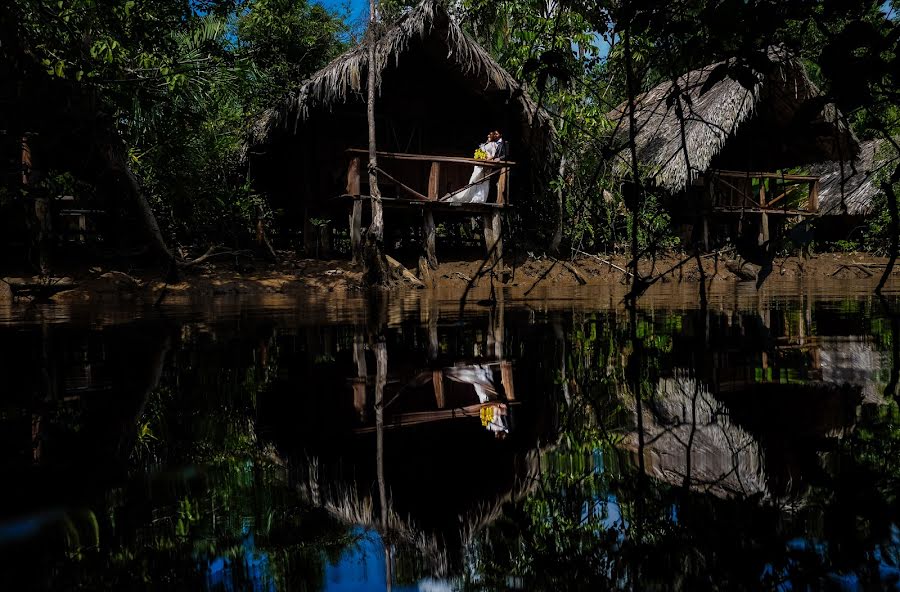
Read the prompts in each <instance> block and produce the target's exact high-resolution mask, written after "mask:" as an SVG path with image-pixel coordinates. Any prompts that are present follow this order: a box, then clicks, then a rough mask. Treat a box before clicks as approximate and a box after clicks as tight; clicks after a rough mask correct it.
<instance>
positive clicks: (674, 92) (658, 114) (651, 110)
mask: <svg viewBox="0 0 900 592" xmlns="http://www.w3.org/2000/svg"><path fill="white" fill-rule="evenodd" d="M769 59H770V61H771V62H772V64H773V66H774V67H773V68H772V71H771V72H770V73H769V74H768V75H765V74H762V73H758V74H756V75H755V79H756V83H755V84H754V85H753V86H752V87H751V88H747V87H745V86H744V85H742V84H741V83H740V82H738V81H737V80H735V79H733V78H731V77H730V76H728V75H726V76H724V77H723V78H721V79H720V80H716V78H717V77H718V76H716V74H720V73H721V72H722V70H723V69H724V68H725V67H727V66H728V65H733V64H734V62H733V61H732V62H718V63H716V64H710V65H708V66H704V67H703V68H699V69H697V70H693V71H691V72H688V73H687V74H683V75H682V76H680V77H678V78H677V79H676V80H675V81H674V82H673V81H666V82H664V83H662V84H660V85H658V86H656V87H655V88H653V89H652V90H650V91H648V92H646V93H644V94H643V95H641V96H639V97H638V99H637V101H636V107H635V117H636V119H637V122H636V123H637V134H636V137H635V140H636V144H637V152H638V159H639V161H640V164H641V166H642V167H643V168H644V169H645V170H644V173H645V175H646V178H647V179H648V180H649V181H650V182H651V183H653V184H655V185H656V186H658V187H661V188H663V189H665V190H667V191H669V192H671V193H677V192H678V191H681V190H682V189H684V188H685V187H686V186H687V185H688V184H689V183H690V182H691V181H693V180H694V179H695V178H696V177H697V176H698V175H701V174H703V173H704V172H705V171H706V170H707V169H708V168H709V167H710V164H711V163H712V160H713V158H715V156H716V155H718V154H719V153H720V152H721V151H722V150H723V148H724V147H725V145H726V143H727V142H728V141H729V139H731V138H732V137H733V136H734V135H735V133H736V132H737V131H738V129H739V128H740V127H741V124H743V123H744V122H745V121H747V120H748V119H750V118H751V116H753V115H754V114H755V113H756V112H757V111H758V110H759V109H760V108H761V103H762V100H763V99H764V98H765V99H766V100H767V101H769V102H770V104H769V105H768V106H767V108H771V109H781V110H789V109H796V108H797V107H798V106H799V105H800V104H802V103H803V102H804V101H807V100H808V99H811V98H815V97H818V96H820V92H819V89H818V88H817V87H816V86H815V84H813V82H812V81H811V80H810V79H809V77H808V76H807V75H806V72H805V70H804V68H803V65H802V64H801V63H800V62H799V61H797V60H796V59H794V58H792V57H791V56H790V55H788V54H787V52H786V50H783V49H781V48H772V49H770V50H769ZM711 75H713V76H714V77H715V78H712V79H710V76H711ZM708 81H709V84H707V82H708ZM676 97H677V98H678V99H679V101H675V98H676ZM678 102H680V104H681V108H682V110H683V118H680V117H678V114H677V109H676V103H678ZM627 115H628V109H627V104H626V103H623V104H622V105H620V106H619V107H617V108H616V109H614V110H613V111H612V112H611V113H610V114H609V117H610V119H612V120H613V121H614V122H615V123H616V139H617V140H619V141H620V142H622V143H627V142H628V136H629V124H628V116H627ZM839 115H840V114H839V112H838V111H837V109H836V108H835V107H834V106H833V105H828V106H826V107H825V108H823V109H822V112H821V113H820V114H819V118H820V119H822V120H824V121H825V122H828V123H831V124H833V129H834V130H835V133H836V134H840V135H842V136H844V138H842V140H843V141H844V145H845V146H846V145H850V146H852V148H853V149H855V139H854V138H853V137H852V133H851V132H850V131H849V128H847V127H846V125H844V124H843V123H842V122H841V121H840V117H839ZM835 157H837V155H835ZM616 158H617V160H618V162H617V166H618V168H620V170H628V168H629V165H630V154H629V150H628V149H627V148H626V149H624V150H622V151H620V152H619V154H618V156H617V157H616ZM798 164H801V163H798Z"/></svg>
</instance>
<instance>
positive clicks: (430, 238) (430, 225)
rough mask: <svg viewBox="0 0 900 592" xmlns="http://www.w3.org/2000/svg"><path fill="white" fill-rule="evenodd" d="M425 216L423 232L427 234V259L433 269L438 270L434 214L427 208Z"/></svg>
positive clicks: (423, 213)
mask: <svg viewBox="0 0 900 592" xmlns="http://www.w3.org/2000/svg"><path fill="white" fill-rule="evenodd" d="M422 215H423V232H424V233H425V259H426V260H427V261H428V266H429V267H431V269H437V266H438V260H437V250H436V242H437V237H436V235H437V231H436V229H435V226H434V214H433V213H432V212H431V210H430V209H428V208H426V209H425V211H424V212H422Z"/></svg>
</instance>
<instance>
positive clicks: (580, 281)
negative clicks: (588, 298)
mask: <svg viewBox="0 0 900 592" xmlns="http://www.w3.org/2000/svg"><path fill="white" fill-rule="evenodd" d="M549 259H550V260H551V261H553V263H559V264H560V265H562V266H563V267H565V268H566V269H567V270H568V271H569V272H570V273H571V274H572V275H574V276H575V280H576V281H577V282H578V284H579V285H582V286H583V285H585V284H586V283H588V281H587V278H586V277H584V274H583V273H581V270H580V269H578V268H577V267H575V265H574V264H573V263H570V262H568V261H559V260H557V259H556V258H554V257H549Z"/></svg>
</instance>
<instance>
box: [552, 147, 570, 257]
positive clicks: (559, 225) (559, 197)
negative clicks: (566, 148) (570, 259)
mask: <svg viewBox="0 0 900 592" xmlns="http://www.w3.org/2000/svg"><path fill="white" fill-rule="evenodd" d="M565 177H566V157H565V156H563V157H562V158H560V160H559V178H560V181H561V182H560V184H559V189H557V190H556V202H557V204H556V205H557V207H558V208H559V219H558V220H557V221H556V232H555V233H554V235H553V240H552V241H550V252H551V253H558V252H559V245H560V244H561V243H562V238H563V225H564V224H565V223H566V202H565V195H564V192H563V187H565V181H564V180H565Z"/></svg>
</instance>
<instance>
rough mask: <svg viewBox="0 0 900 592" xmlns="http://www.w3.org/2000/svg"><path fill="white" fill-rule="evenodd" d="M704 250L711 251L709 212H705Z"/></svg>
mask: <svg viewBox="0 0 900 592" xmlns="http://www.w3.org/2000/svg"><path fill="white" fill-rule="evenodd" d="M703 250H704V251H709V214H707V213H706V212H704V213H703Z"/></svg>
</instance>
